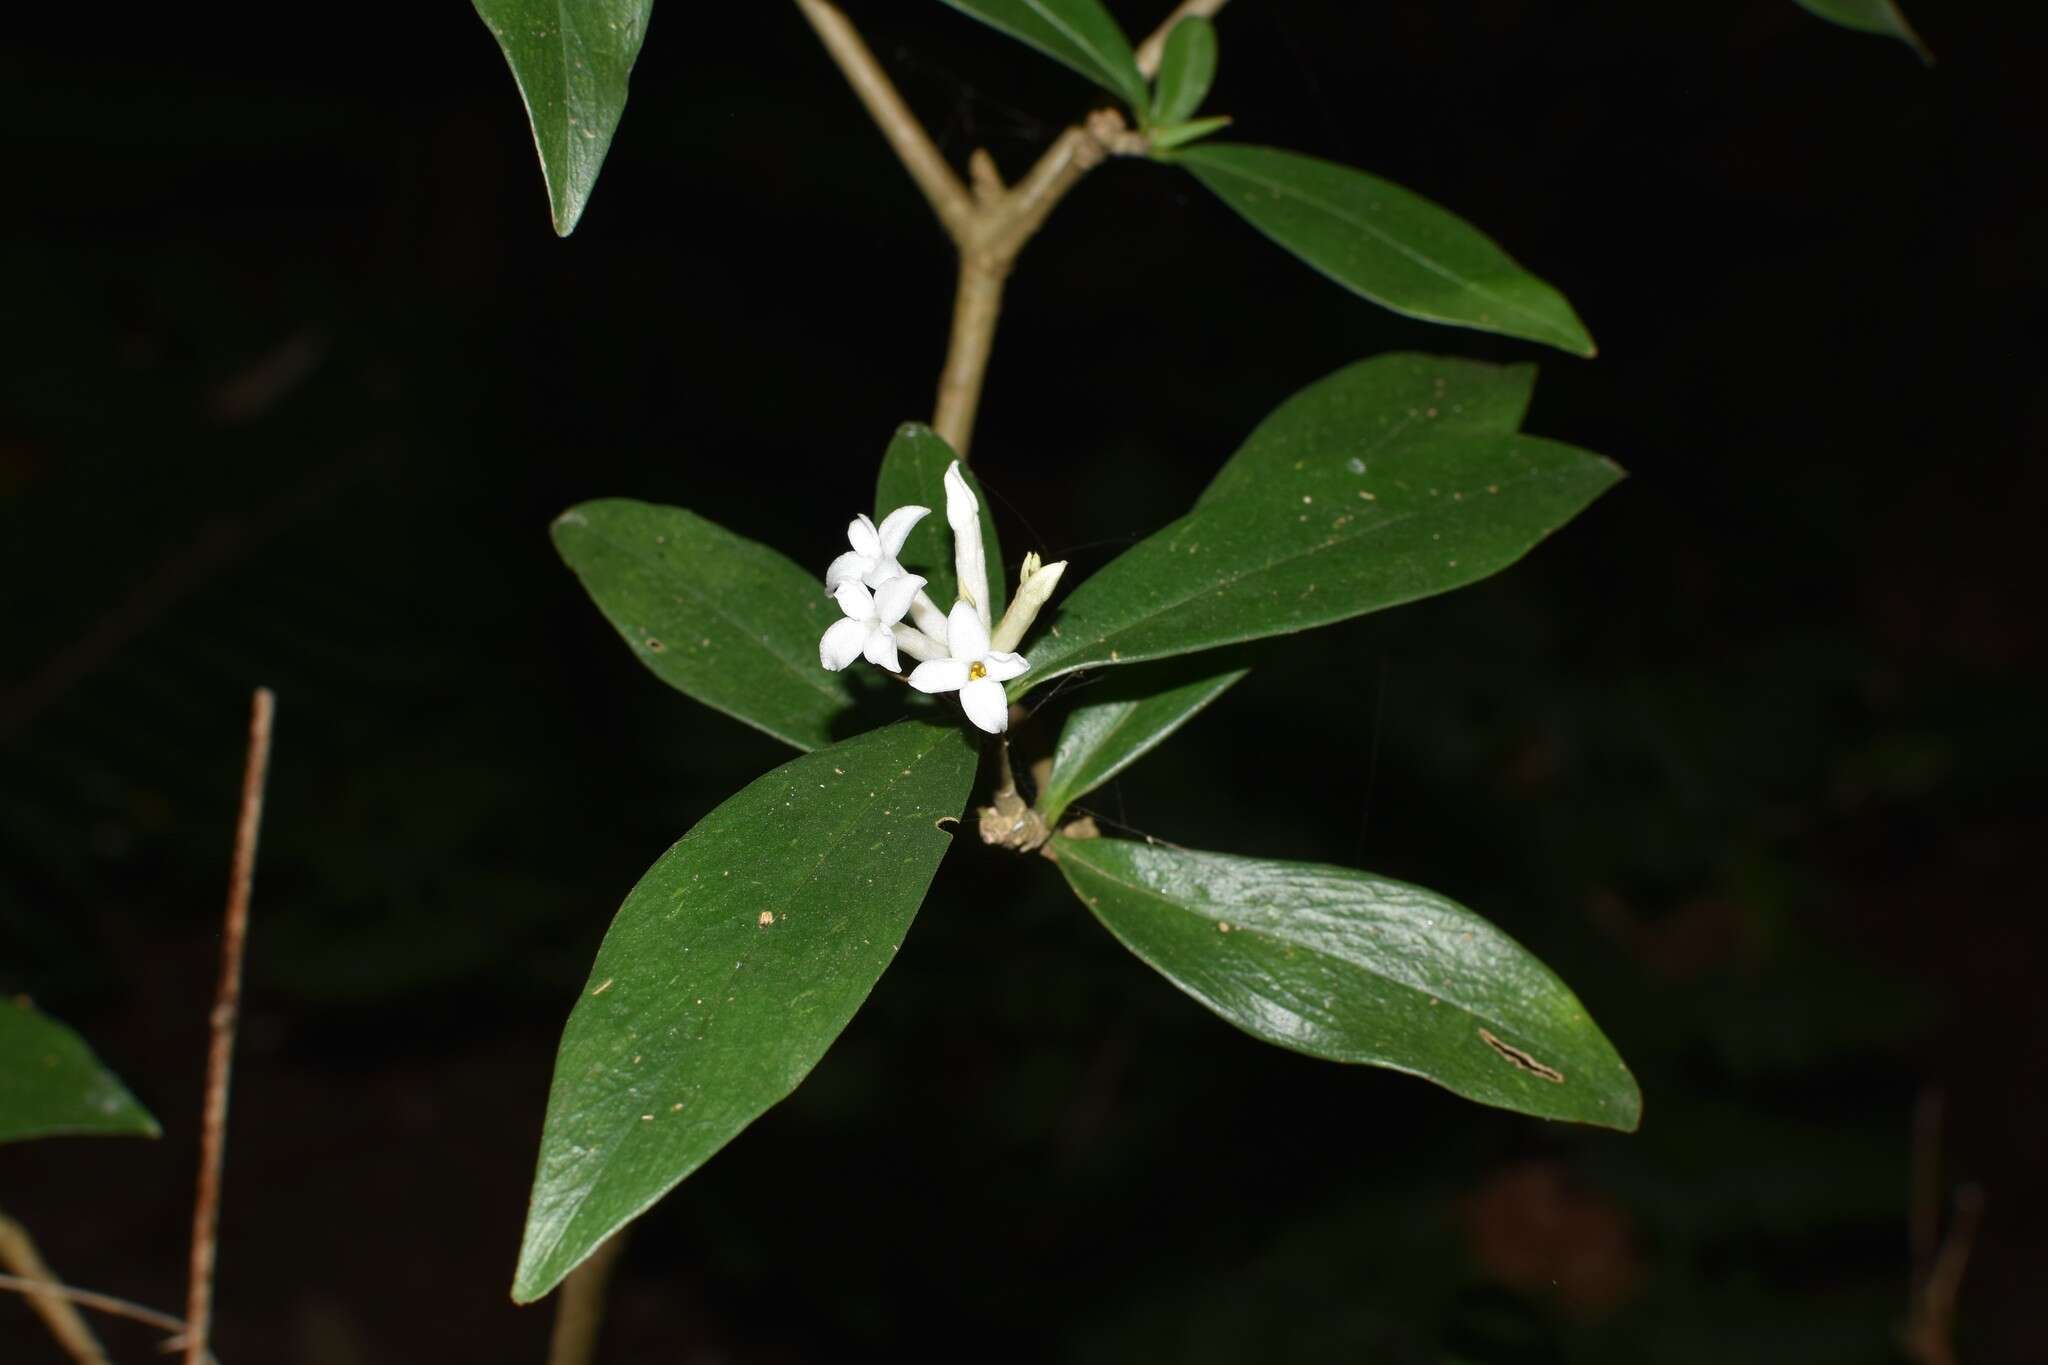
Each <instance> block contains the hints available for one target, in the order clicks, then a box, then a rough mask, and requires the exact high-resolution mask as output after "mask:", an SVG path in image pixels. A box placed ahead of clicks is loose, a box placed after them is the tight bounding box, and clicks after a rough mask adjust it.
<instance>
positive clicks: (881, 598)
mask: <svg viewBox="0 0 2048 1365" xmlns="http://www.w3.org/2000/svg"><path fill="white" fill-rule="evenodd" d="M923 587H924V580H923V579H922V578H919V577H918V576H917V575H916V574H914V573H907V574H901V575H899V576H897V577H895V578H892V579H890V580H889V581H888V582H886V583H884V584H883V585H882V586H881V587H879V588H876V589H875V617H876V619H877V620H879V621H880V622H881V623H882V624H883V625H885V626H893V625H895V624H896V623H897V622H898V621H901V620H902V619H903V613H904V612H906V611H909V610H910V601H911V599H912V598H914V597H916V596H917V594H918V591H919V590H920V589H922V588H923ZM848 614H849V615H850V614H851V613H848Z"/></svg>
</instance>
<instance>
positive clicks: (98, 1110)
mask: <svg viewBox="0 0 2048 1365" xmlns="http://www.w3.org/2000/svg"><path fill="white" fill-rule="evenodd" d="M162 1131H163V1130H162V1129H161V1128H159V1127H157V1122H156V1120H155V1119H154V1118H151V1117H150V1115H149V1111H148V1110H146V1109H144V1108H143V1107H142V1106H141V1105H140V1104H137V1103H136V1102H135V1097H134V1096H133V1095H131V1094H129V1093H128V1088H127V1087H126V1086H124V1085H122V1084H121V1082H120V1081H119V1080H118V1079H117V1078H116V1077H115V1076H114V1073H113V1072H111V1071H109V1070H107V1068H106V1067H104V1066H102V1065H101V1064H100V1060H99V1058H97V1057H95V1056H93V1055H92V1049H91V1048H89V1047H87V1046H86V1045H85V1040H84V1039H83V1038H81V1037H79V1036H78V1035H77V1034H76V1033H74V1032H72V1031H71V1030H70V1029H68V1028H66V1027H65V1026H64V1025H62V1024H60V1023H58V1022H57V1021H56V1020H55V1019H52V1018H50V1017H49V1016H48V1015H46V1014H42V1013H39V1012H38V1011H37V1010H36V1009H35V1007H34V1006H32V1005H30V1004H29V1003H28V1002H27V1001H26V1000H0V1142H14V1141H17V1140H19V1139H21V1138H34V1137H53V1136H56V1135H59V1134H66V1133H73V1134H83V1135H87V1136H98V1137H157V1136H159V1135H160V1134H161V1133H162Z"/></svg>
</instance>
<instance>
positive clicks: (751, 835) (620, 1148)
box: [512, 721, 977, 1303]
mask: <svg viewBox="0 0 2048 1365" xmlns="http://www.w3.org/2000/svg"><path fill="white" fill-rule="evenodd" d="M976 757H977V753H976V749H975V746H974V745H973V744H972V743H971V742H970V741H969V740H968V738H967V735H966V733H965V732H964V730H963V729H962V727H961V726H960V725H959V724H957V723H953V724H929V723H924V722H919V721H904V722H901V723H899V724H896V725H891V726H887V727H884V728H883V729H879V730H871V731H869V732H868V733H867V734H864V735H861V736H859V737H857V738H855V739H850V740H847V741H846V742H844V743H842V744H836V745H834V746H832V747H831V748H829V749H824V750H820V751H819V752H818V753H815V754H806V755H805V756H803V757H801V758H797V759H793V760H791V761H790V762H788V763H785V764H784V765H783V766H782V767H780V768H777V769H775V770H774V771H773V772H770V773H768V774H767V775H766V776H764V777H761V778H759V779H758V780H756V781H755V782H753V783H751V784H749V785H748V786H747V787H746V788H744V789H743V790H742V791H740V793H739V794H738V795H736V796H734V797H733V798H732V799H731V800H729V801H727V802H726V803H725V804H724V805H722V806H720V807H719V808H718V809H717V810H715V811H713V812H712V813H711V814H709V815H707V816H705V817H704V819H703V820H701V821H700V822H698V824H697V825H696V827H695V828H693V829H692V830H691V831H690V832H689V833H688V834H686V835H684V836H683V838H682V840H681V842H679V843H677V844H676V845H675V847H673V848H671V849H670V850H669V851H668V852H667V853H665V854H663V855H662V857H661V860H660V861H659V862H657V863H655V865H654V866H653V867H652V868H650V869H649V870H648V872H647V875H646V876H644V877H642V878H641V879H640V884H639V885H638V886H636V887H634V888H633V890H632V892H631V894H629V895H628V896H627V897H626V901H625V904H624V905H622V906H620V907H619V913H618V916H617V917H616V918H615V919H614V920H613V921H612V926H611V929H610V930H609V931H608V932H607V933H606V934H605V938H604V943H603V944H602V946H600V947H599V949H598V951H597V962H596V964H595V965H594V966H593V967H592V968H591V972H590V980H589V982H588V983H587V984H586V985H585V986H584V988H583V992H582V994H581V996H580V997H579V998H578V999H577V1001H576V1007H575V1009H574V1010H573V1011H572V1012H571V1013H570V1015H569V1022H568V1026H567V1027H566V1028H565V1029H564V1030H563V1031H562V1045H561V1050H560V1052H559V1053H558V1054H557V1056H556V1059H555V1079H554V1085H553V1088H552V1089H551V1091H550V1092H549V1095H548V1111H547V1120H546V1123H545V1125H544V1127H543V1130H542V1134H541V1149H540V1161H539V1167H538V1170H537V1172H536V1174H535V1177H534V1184H533V1200H532V1204H531V1207H530V1209H529V1211H528V1214H527V1220H526V1236H525V1240H524V1244H523V1245H522V1247H521V1249H520V1253H519V1268H518V1272H517V1274H516V1276H515V1279H514V1284H513V1290H512V1297H513V1298H514V1299H516V1300H518V1301H519V1302H522V1303H525V1302H530V1301H532V1300H534V1299H537V1298H539V1297H540V1296H541V1295H543V1294H545V1293H547V1292H548V1291H549V1290H550V1289H553V1288H554V1287H555V1285H556V1284H558V1283H560V1281H561V1279H562V1277H563V1276H564V1275H566V1274H568V1273H569V1271H570V1270H572V1269H574V1268H575V1266H576V1265H577V1264H578V1263H579V1262H581V1261H582V1260H583V1258H584V1257H586V1256H588V1255H589V1254H590V1253H591V1252H592V1251H593V1250H595V1249H596V1248H597V1246H598V1245H599V1244H600V1243H601V1242H603V1241H604V1240H605V1239H606V1238H607V1237H609V1236H611V1235H612V1234H613V1233H614V1232H616V1231H618V1230H619V1228H621V1227H623V1226H624V1225H625V1224H626V1223H628V1222H630V1221H632V1220H633V1219H634V1218H636V1217H638V1216H639V1215H640V1214H641V1213H643V1212H645V1211H646V1210H647V1208H648V1207H649V1206H650V1205H652V1204H653V1203H654V1202H655V1201H656V1200H657V1199H659V1198H661V1196H662V1195H664V1194H666V1193H667V1192H668V1191H669V1190H670V1189H672V1188H674V1186H675V1185H676V1183H677V1182H678V1181H680V1180H682V1179H683V1178H684V1177H685V1176H687V1175H689V1174H690V1173H691V1172H692V1171H694V1170H696V1169H697V1168H698V1167H699V1166H701V1165H703V1164H704V1162H705V1161H706V1160H707V1159H709V1158H710V1156H711V1155H712V1154H713V1153H714V1152H716V1151H717V1150H718V1149H719V1148H721V1147H723V1146H724V1145H725V1144H726V1143H727V1142H729V1141H731V1140H732V1138H733V1137H734V1136H735V1135H736V1134H738V1133H739V1132H740V1130H741V1129H743V1128H745V1127H746V1126H747V1125H748V1124H749V1123H752V1122H753V1121H754V1120H755V1119H756V1118H758V1117H759V1116H760V1115H761V1114H762V1112H763V1111H765V1110H766V1109H767V1108H768V1107H769V1106H770V1105H772V1104H774V1103H775V1102H776V1101H778V1100H780V1099H782V1098H783V1097H784V1096H785V1095H787V1094H789V1093H790V1092H791V1091H792V1090H794V1089H796V1087H797V1084H798V1082H800V1081H802V1080H803V1078H804V1077H805V1076H806V1075H807V1074H809V1072H810V1070H811V1068H812V1067H813V1066H815V1065H816V1064H817V1062H818V1059H819V1058H820V1057H822V1056H823V1055H824V1053H825V1049H826V1048H827V1047H829V1046H830V1045H831V1043H832V1040H833V1039H834V1038H837V1037H838V1036H839V1034H840V1032H841V1030H843V1029H844V1028H845V1027H846V1025H847V1021H848V1020H850V1019H852V1018H853V1015H854V1012H855V1011H856V1010H858V1009H859V1008H860V1006H861V1003H862V1002H863V1001H865V1000H866V999H867V997H868V993H869V991H871V990H872V989H873V988H874V984H875V981H876V979H877V978H879V977H880V976H881V974H882V971H883V969H884V968H886V967H887V966H888V965H889V963H890V961H891V959H893V958H894V957H895V955H896V950H897V948H898V947H899V946H900V945H901V944H902V942H903V936H904V934H905V932H906V931H907V930H908V929H909V928H910V922H911V919H912V918H913V917H914V916H915V915H916V913H917V908H918V905H919V904H920V903H921V902H922V901H923V900H924V895H925V890H926V888H928V887H929V886H930V885H931V880H932V876H933V874H934V873H935V872H936V871H937V870H938V866H939V860H940V859H941V858H942V857H943V856H944V855H945V852H946V849H947V848H948V847H949V846H950V845H951V844H952V841H953V840H952V835H951V834H950V833H949V832H948V829H946V828H942V827H941V825H940V822H941V821H957V819H958V818H959V816H960V813H961V809H962V807H963V806H964V805H965V803H966V801H967V793H968V788H969V786H970V785H971V784H972V782H973V780H974V769H975V761H976Z"/></svg>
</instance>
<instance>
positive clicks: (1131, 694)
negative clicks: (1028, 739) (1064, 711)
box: [1038, 656, 1250, 825]
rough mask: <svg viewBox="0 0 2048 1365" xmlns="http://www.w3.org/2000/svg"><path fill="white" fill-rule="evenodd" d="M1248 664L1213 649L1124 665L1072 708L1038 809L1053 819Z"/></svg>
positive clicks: (1143, 752) (1201, 705)
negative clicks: (1198, 654)
mask: <svg viewBox="0 0 2048 1365" xmlns="http://www.w3.org/2000/svg"><path fill="white" fill-rule="evenodd" d="M1249 671H1250V670H1249V669H1245V668H1240V667H1237V666H1235V663H1234V662H1232V661H1225V660H1220V659H1217V658H1215V657H1213V656H1211V657H1204V658H1196V659H1175V660H1171V661H1167V662H1161V663H1156V664H1144V665H1140V666H1139V667H1137V668H1131V669H1123V670H1120V671H1119V672H1118V673H1117V674H1116V675H1115V676H1114V677H1112V678H1110V679H1108V680H1106V681H1105V682H1104V683H1103V684H1102V685H1101V686H1099V687H1095V688H1091V689H1090V690H1089V691H1088V692H1087V693H1085V694H1084V695H1086V696H1087V698H1088V700H1087V701H1086V702H1085V703H1084V704H1082V705H1080V706H1076V707H1075V708H1074V709H1073V710H1072V711H1071V712H1069V713H1068V715H1067V721H1066V724H1065V725H1064V726H1063V727H1061V729H1060V739H1059V744H1058V746H1057V747H1056V748H1055V749H1054V750H1053V758H1052V776H1051V777H1050V778H1048V779H1047V781H1046V784H1045V789H1044V790H1043V791H1041V792H1040V793H1039V794H1038V810H1039V813H1040V814H1041V815H1043V816H1044V817H1045V821H1046V823H1047V824H1052V825H1056V824H1058V823H1059V818H1060V816H1061V815H1063V814H1065V812H1066V809H1067V807H1069V806H1071V805H1072V804H1073V803H1074V802H1075V801H1077V800H1079V799H1080V798H1081V797H1083V796H1086V795H1087V794H1088V793H1089V792H1091V791H1093V790H1095V789H1096V788H1097V787H1100V786H1102V785H1103V784H1105V783H1107V782H1111V781H1113V780H1115V778H1116V777H1117V776H1118V775H1119V774H1121V773H1122V772H1123V771H1124V770H1125V769H1126V768H1128V767H1130V766H1131V765H1132V764H1133V763H1136V762H1137V761H1138V760H1139V759H1141V758H1143V757H1144V756H1145V755H1146V754H1148V753H1151V752H1152V750H1153V749H1155V748H1157V747H1158V746H1159V745H1160V743H1161V742H1163V741H1164V740H1165V739H1166V738H1167V736H1169V735H1171V734H1173V732H1174V731H1176V730H1178V729H1180V727H1181V726H1183V725H1185V724H1187V723H1188V722H1189V721H1190V720H1193V719H1194V718H1195V716H1196V715H1197V714H1199V713H1200V712H1201V711H1202V709H1203V708H1205V707H1206V706H1208V705H1209V703H1210V702H1212V701H1215V700H1216V699H1217V698H1218V697H1220V696H1222V695H1223V694H1224V693H1225V692H1227V691H1229V690H1230V689H1231V688H1232V687H1234V686H1235V685H1236V684H1237V683H1238V681H1239V680H1240V679H1242V678H1243V677H1244V675H1245V674H1246V673H1247V672H1249Z"/></svg>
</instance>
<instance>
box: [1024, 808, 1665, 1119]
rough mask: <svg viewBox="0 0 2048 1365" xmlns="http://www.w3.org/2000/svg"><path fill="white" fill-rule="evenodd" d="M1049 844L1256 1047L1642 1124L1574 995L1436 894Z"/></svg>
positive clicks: (1196, 858) (1212, 857)
mask: <svg viewBox="0 0 2048 1365" xmlns="http://www.w3.org/2000/svg"><path fill="white" fill-rule="evenodd" d="M1053 850H1054V854H1055V856H1056V858H1057V860H1058V862H1059V865H1060V870H1061V871H1062V872H1063V873H1065V874H1066V877H1067V881H1068V883H1069V884H1070V885H1071V886H1072V887H1073V888H1074V892H1075V894H1076V895H1078V896H1080V898H1081V900H1082V901H1083V902H1084V903H1085V904H1086V905H1087V906H1088V908H1089V909H1091V910H1093V911H1094V912H1095V917H1096V918H1097V919H1099V920H1101V921H1102V923H1103V924H1104V925H1105V926H1106V927H1107V928H1108V929H1109V931H1110V932H1111V933H1112V934H1114V935H1116V937H1117V938H1118V939H1119V940H1120V941H1121V942H1122V943H1123V945H1124V946H1125V947H1126V948H1129V949H1130V950H1131V951H1132V952H1133V953H1136V954H1137V955H1138V957H1140V958H1141V959H1143V960H1144V961H1145V963H1146V964H1147V965H1148V966H1150V967H1152V968H1153V970H1155V971H1157V972H1158V973H1159V974H1160V975H1162V976H1164V977H1165V978H1166V979H1167V980H1169V981H1171V982H1172V983H1173V984H1174V985H1176V986H1178V987H1179V988H1180V989H1181V990H1183V991H1186V992H1187V993H1188V994H1189V995H1191V996H1193V997H1194V998H1195V999H1197V1000H1199V1001H1201V1002H1202V1004H1204V1005H1206V1006H1208V1007H1209V1008H1210V1009H1211V1010H1213V1011H1214V1012H1215V1013H1217V1014H1218V1015H1220V1016H1222V1017H1223V1018H1224V1019H1226V1020H1228V1021H1229V1022H1231V1023H1232V1024H1235V1025H1236V1026H1237V1027H1239V1028H1241V1029H1243V1030H1244V1031H1245V1032H1247V1033H1249V1034H1251V1035H1252V1036H1253V1037H1255V1038H1262V1039H1264V1040H1265V1041H1267V1042H1269V1043H1277V1044H1278V1045H1280V1046H1281V1047H1285V1048H1290V1049H1292V1050H1294V1051H1296V1052H1305V1053H1307V1054H1308V1055H1309V1056H1311V1057H1322V1058H1326V1059H1328V1060H1330V1061H1336V1062H1355V1063H1361V1064H1364V1065H1368V1066H1381V1067H1388V1068H1391V1069H1392V1070H1395V1071H1405V1072H1407V1073H1409V1074H1410V1075H1414V1076H1420V1077H1422V1078H1424V1079H1425V1080H1430V1081H1434V1082H1436V1083H1437V1084H1438V1085H1441V1086H1443V1087H1444V1088H1445V1089H1447V1090H1450V1091H1452V1092H1454V1093H1456V1094H1459V1095H1462V1096H1464V1097H1465V1098H1466V1099H1469V1100H1476V1101H1478V1102H1479V1103H1481V1104H1490V1105H1495V1106H1498V1107H1499V1108H1502V1109H1512V1110H1515V1111H1516V1112H1518V1113H1523V1114H1533V1115H1535V1116H1536V1117H1538V1118H1548V1119H1568V1120H1571V1121H1573V1122H1577V1123H1593V1124H1599V1125H1601V1126H1602V1127H1606V1128H1619V1129H1622V1130H1624V1131H1632V1130H1633V1129H1634V1128H1635V1126H1636V1124H1637V1122H1638V1120H1639V1119H1640V1118H1641V1115H1642V1096H1641V1093H1640V1092H1639V1091H1638V1090H1637V1089H1636V1083H1635V1078H1634V1077H1632V1076H1630V1075H1629V1072H1628V1068H1627V1067H1626V1066H1625V1065H1623V1063H1622V1060H1621V1058H1620V1057H1619V1056H1618V1055H1617V1054H1616V1053H1615V1051H1614V1047H1613V1045H1612V1044H1611V1043H1609V1042H1608V1041H1607V1039H1606V1037H1605V1036H1604V1035H1603V1034H1602V1033H1601V1032H1600V1029H1599V1028H1598V1026H1596V1025H1595V1024H1594V1023H1593V1021H1592V1019H1591V1018H1590V1017H1588V1016H1587V1014H1586V1010H1585V1007H1584V1006H1583V1005H1581V1004H1580V1003H1579V1001H1578V998H1577V997H1576V996H1574V995H1573V994H1572V993H1571V990H1570V988H1569V987H1567V986H1566V985H1565V984H1564V982H1562V981H1560V980H1558V979H1557V977H1556V976H1555V975H1554V974H1553V973H1552V972H1551V971H1550V969H1549V968H1547V967H1545V966H1544V965H1543V964H1542V963H1541V962H1538V961H1537V960H1536V959H1535V957H1533V956H1531V955H1530V953H1529V952H1528V950H1527V949H1525V948H1523V947H1522V946H1521V945H1520V944H1518V943H1516V942H1515V941H1514V940H1513V939H1511V938H1509V937H1508V936H1507V935H1506V934H1503V933H1502V932H1501V931H1500V930H1498V929H1496V928H1494V927H1493V926H1492V925H1491V924H1489V923H1487V922H1486V921H1485V920H1484V919H1481V918H1480V917H1479V916H1478V915H1475V914H1473V913H1472V912H1471V911H1470V910H1467V909H1466V908H1465V907H1464V906H1462V905H1459V904H1458V903H1457V902H1455V901H1453V900H1450V899H1447V898H1446V897H1444V896H1440V895H1438V894H1437V893H1436V892H1434V891H1428V890H1425V889H1423V888H1422V887H1419V886H1410V885H1408V884H1407V883H1405V882H1397V881H1392V880H1390V879H1388V878H1385V877H1375V876H1372V875H1371V874H1369V873H1365V872H1354V871H1352V870H1351V869H1349V868H1343V867H1324V866H1319V865H1316V864H1311V863H1286V862H1273V861H1269V860H1265V859H1259V858H1233V857H1226V856H1224V855H1221V854H1215V853H1195V852H1190V851H1188V850H1184V849H1174V848H1166V847H1162V846H1157V845H1150V844H1141V843H1136V842H1133V841H1130V840H1126V839H1067V838H1060V839H1058V840H1056V841H1055V842H1054V844H1053Z"/></svg>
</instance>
